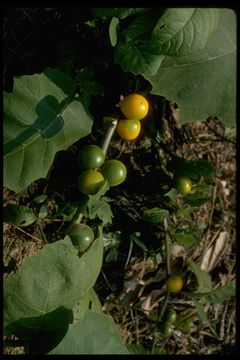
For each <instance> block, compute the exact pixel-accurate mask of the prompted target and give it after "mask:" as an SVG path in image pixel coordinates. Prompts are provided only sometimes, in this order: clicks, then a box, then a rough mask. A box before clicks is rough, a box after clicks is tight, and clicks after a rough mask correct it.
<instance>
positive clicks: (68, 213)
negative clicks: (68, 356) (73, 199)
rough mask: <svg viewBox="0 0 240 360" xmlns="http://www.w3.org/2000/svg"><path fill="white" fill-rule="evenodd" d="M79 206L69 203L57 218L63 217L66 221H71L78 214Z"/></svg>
mask: <svg viewBox="0 0 240 360" xmlns="http://www.w3.org/2000/svg"><path fill="white" fill-rule="evenodd" d="M77 209H78V207H77V205H76V204H73V203H67V204H66V205H65V206H64V208H62V209H61V210H60V211H59V212H58V213H57V215H56V216H62V217H63V220H64V221H71V220H73V218H74V215H75V214H76V212H77Z"/></svg>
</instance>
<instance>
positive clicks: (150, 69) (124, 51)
mask: <svg viewBox="0 0 240 360" xmlns="http://www.w3.org/2000/svg"><path fill="white" fill-rule="evenodd" d="M147 44H148V41H147V40H145V41H144V40H143V41H141V40H140V41H138V39H137V40H132V41H129V42H124V41H119V43H118V44H117V46H116V50H115V54H114V59H115V62H116V63H118V64H120V65H121V67H122V69H123V70H124V71H125V72H127V71H131V72H132V73H133V74H136V75H138V74H145V75H146V76H154V75H155V74H156V73H157V71H158V69H159V66H160V65H161V63H162V61H163V59H164V56H161V55H153V54H151V53H150V52H149V51H148V49H147Z"/></svg>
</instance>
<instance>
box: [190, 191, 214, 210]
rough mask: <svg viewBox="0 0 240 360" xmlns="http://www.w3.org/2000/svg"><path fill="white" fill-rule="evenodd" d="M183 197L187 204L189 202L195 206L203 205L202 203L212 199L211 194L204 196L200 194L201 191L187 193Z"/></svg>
mask: <svg viewBox="0 0 240 360" xmlns="http://www.w3.org/2000/svg"><path fill="white" fill-rule="evenodd" d="M183 198H184V201H185V202H186V203H187V204H189V205H191V206H193V207H195V206H196V207H198V206H201V205H203V204H205V203H206V202H208V201H210V199H211V197H210V196H202V194H199V193H194V194H186V195H184V197H183Z"/></svg>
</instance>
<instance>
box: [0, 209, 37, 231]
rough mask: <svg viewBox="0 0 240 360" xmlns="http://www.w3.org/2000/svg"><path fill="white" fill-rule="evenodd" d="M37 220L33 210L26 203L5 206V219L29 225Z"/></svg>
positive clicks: (15, 223)
mask: <svg viewBox="0 0 240 360" xmlns="http://www.w3.org/2000/svg"><path fill="white" fill-rule="evenodd" d="M35 220H36V216H35V215H34V213H33V211H32V210H31V209H30V208H29V207H27V206H24V205H14V204H8V205H6V206H5V207H4V208H3V221H4V222H10V223H12V224H14V225H17V226H28V225H30V224H32V223H34V221H35Z"/></svg>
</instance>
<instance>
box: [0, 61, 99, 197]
mask: <svg viewBox="0 0 240 360" xmlns="http://www.w3.org/2000/svg"><path fill="white" fill-rule="evenodd" d="M75 86H76V85H75V83H74V81H73V80H72V79H71V78H70V77H69V76H68V75H66V74H63V73H61V72H60V71H59V70H54V69H51V68H47V69H46V70H45V71H44V72H43V73H42V74H35V75H25V76H20V77H17V78H15V80H14V87H13V92H12V93H4V185H5V186H6V187H8V188H9V189H11V190H14V191H16V192H20V191H22V190H23V189H25V188H26V187H27V186H28V185H29V184H30V183H31V182H32V181H34V180H37V179H39V178H43V177H46V175H47V173H48V170H49V168H50V166H51V165H52V162H53V160H54V157H55V154H56V152H57V151H59V150H65V149H67V148H68V147H69V146H70V145H72V144H73V143H74V142H76V141H77V140H79V139H80V138H81V137H83V136H86V135H87V134H89V133H90V132H91V126H92V119H91V118H90V117H89V115H88V114H87V113H86V112H85V110H84V108H83V106H82V104H81V103H80V101H79V99H78V98H76V97H72V96H73V93H74V90H75Z"/></svg>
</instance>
